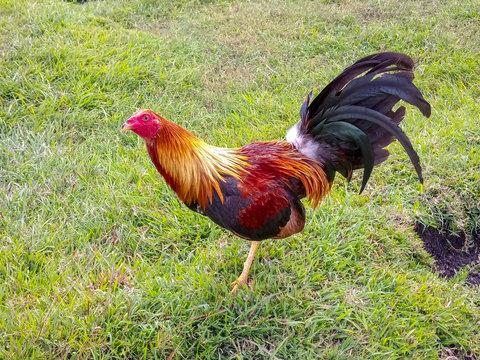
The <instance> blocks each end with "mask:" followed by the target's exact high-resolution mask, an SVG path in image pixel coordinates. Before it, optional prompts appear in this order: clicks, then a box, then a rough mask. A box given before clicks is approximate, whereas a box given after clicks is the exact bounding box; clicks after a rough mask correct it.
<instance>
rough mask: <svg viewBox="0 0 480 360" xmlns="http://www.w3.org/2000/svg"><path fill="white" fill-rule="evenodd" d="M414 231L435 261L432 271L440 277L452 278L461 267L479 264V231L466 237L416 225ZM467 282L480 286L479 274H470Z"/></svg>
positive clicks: (475, 272)
mask: <svg viewBox="0 0 480 360" xmlns="http://www.w3.org/2000/svg"><path fill="white" fill-rule="evenodd" d="M415 231H416V232H417V234H418V236H420V238H421V239H422V241H423V244H424V247H425V250H427V252H428V253H429V254H430V255H431V256H432V257H433V258H434V259H435V268H434V269H435V271H437V272H438V273H439V274H440V275H441V276H444V277H452V276H453V275H455V273H456V272H457V271H458V270H460V269H461V268H462V267H464V266H467V265H470V264H477V263H479V255H480V229H476V230H475V231H473V233H472V235H471V236H466V235H465V234H464V233H463V234H460V235H455V234H451V233H450V232H449V231H448V230H441V229H437V228H434V227H432V226H424V225H423V224H417V225H416V226H415ZM467 282H468V283H470V284H472V285H480V272H477V271H472V272H470V274H469V275H468V277H467Z"/></svg>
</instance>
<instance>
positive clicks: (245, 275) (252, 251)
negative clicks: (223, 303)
mask: <svg viewBox="0 0 480 360" xmlns="http://www.w3.org/2000/svg"><path fill="white" fill-rule="evenodd" d="M260 243H261V241H252V242H251V245H250V251H249V252H248V257H247V260H246V261H245V263H244V264H243V271H242V273H241V274H240V276H239V277H238V279H237V280H235V281H234V282H233V283H232V286H233V289H232V291H230V295H232V296H233V295H235V294H236V293H237V291H238V290H239V289H240V287H241V286H242V285H245V284H246V283H247V279H248V273H249V272H250V267H251V266H252V262H253V258H254V257H255V253H256V252H257V250H258V247H259V246H260Z"/></svg>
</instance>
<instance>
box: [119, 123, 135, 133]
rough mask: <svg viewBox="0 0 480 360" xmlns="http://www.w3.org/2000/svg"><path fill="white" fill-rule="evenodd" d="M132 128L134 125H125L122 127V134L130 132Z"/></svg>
mask: <svg viewBox="0 0 480 360" xmlns="http://www.w3.org/2000/svg"><path fill="white" fill-rule="evenodd" d="M131 128H132V125H130V124H127V123H125V124H123V125H122V128H121V129H120V132H125V131H127V130H130V129H131Z"/></svg>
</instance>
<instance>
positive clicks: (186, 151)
mask: <svg viewBox="0 0 480 360" xmlns="http://www.w3.org/2000/svg"><path fill="white" fill-rule="evenodd" d="M160 125H161V126H160V130H159V131H158V133H157V137H156V144H151V145H153V146H156V155H157V161H158V163H159V165H160V167H161V170H163V171H161V172H163V174H162V175H164V177H165V179H166V180H167V183H168V184H169V185H170V186H171V187H172V189H173V190H174V191H175V192H176V193H177V195H178V197H179V198H180V200H182V201H183V202H185V203H187V204H191V203H193V202H197V203H198V204H199V205H200V206H201V207H203V208H205V207H206V206H207V203H208V202H209V201H211V199H212V196H213V190H215V191H216V192H217V193H218V195H219V197H220V200H221V201H222V202H223V194H222V192H221V190H220V186H219V181H224V180H225V178H224V177H225V176H228V175H230V176H233V177H235V178H237V179H239V180H241V174H242V173H243V172H245V171H246V170H245V169H246V168H248V167H249V165H248V164H247V163H246V161H245V160H246V157H245V156H242V155H240V154H239V151H238V149H227V148H219V147H215V146H211V145H209V144H207V143H205V142H204V141H202V140H200V139H198V138H197V137H196V136H195V135H193V134H192V133H190V132H189V131H187V130H186V129H184V128H182V127H181V126H179V125H177V124H175V123H172V122H170V121H168V120H166V119H163V118H161V122H160ZM159 170H160V169H159Z"/></svg>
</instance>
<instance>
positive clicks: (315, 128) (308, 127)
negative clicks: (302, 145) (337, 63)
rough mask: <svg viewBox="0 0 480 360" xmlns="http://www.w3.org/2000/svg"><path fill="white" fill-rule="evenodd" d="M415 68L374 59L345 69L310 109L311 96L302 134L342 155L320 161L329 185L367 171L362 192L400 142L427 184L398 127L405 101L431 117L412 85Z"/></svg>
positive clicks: (393, 57)
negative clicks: (337, 176)
mask: <svg viewBox="0 0 480 360" xmlns="http://www.w3.org/2000/svg"><path fill="white" fill-rule="evenodd" d="M413 66H414V63H413V60H412V59H411V58H410V57H409V56H407V55H405V54H399V53H391V52H387V53H380V54H374V55H370V56H367V57H365V58H363V59H360V60H359V61H357V62H356V63H355V64H353V65H352V66H350V67H348V68H347V69H345V70H344V71H343V72H342V73H341V74H340V75H338V76H337V77H336V78H335V79H334V80H333V81H332V82H331V83H330V84H328V85H327V86H326V87H325V89H323V90H322V91H321V92H320V94H318V95H317V97H315V99H314V100H313V101H312V102H311V103H310V98H311V95H312V94H311V93H310V94H309V95H308V97H307V99H306V101H305V103H304V104H303V105H302V108H301V111H300V118H301V120H300V123H299V125H298V126H299V131H300V132H301V135H302V136H307V137H310V138H312V140H313V141H314V142H315V143H317V144H318V149H319V150H320V151H322V150H323V149H326V148H331V147H336V148H337V149H338V153H337V154H334V155H331V156H328V155H326V154H323V153H322V154H319V156H318V157H319V159H320V160H321V161H323V162H324V163H325V169H326V172H327V176H328V178H329V180H330V181H333V178H334V176H335V172H339V173H340V174H342V175H343V176H345V177H346V178H347V179H349V178H350V176H351V174H352V171H353V170H355V169H359V168H363V169H364V175H363V181H362V186H361V190H360V192H361V191H362V190H363V189H364V188H365V185H366V184H367V182H368V179H369V177H370V174H371V172H372V169H373V167H374V166H375V165H377V164H379V163H381V162H383V161H385V160H386V159H387V158H388V156H389V152H388V150H386V149H385V147H386V146H388V145H389V144H390V143H392V142H393V141H395V140H396V139H397V140H399V141H400V143H401V144H402V146H403V147H404V148H405V151H406V152H407V154H408V156H409V157H410V160H411V162H412V164H413V166H414V168H415V171H416V172H417V175H418V178H419V180H420V181H421V182H423V177H422V168H421V166H420V159H419V157H418V155H417V153H416V152H415V150H414V149H413V147H412V144H411V142H410V140H409V139H408V137H407V136H406V135H405V133H404V132H403V131H402V129H401V128H400V127H399V126H398V125H399V124H400V122H401V121H402V120H403V118H404V116H405V107H403V106H401V107H399V108H398V109H396V110H393V107H394V106H395V105H396V104H397V103H398V102H399V101H400V100H403V101H405V102H407V103H409V104H411V105H414V106H415V107H417V108H418V109H419V110H420V111H421V112H422V114H423V115H425V116H427V117H429V116H430V113H431V110H430V105H429V104H428V102H427V101H425V99H424V98H423V96H422V94H421V93H420V91H419V90H418V88H417V87H416V86H415V85H413V83H412V81H413V78H414V75H413ZM361 74H364V75H363V76H359V75H361ZM309 103H310V104H309ZM299 150H300V151H302V149H299Z"/></svg>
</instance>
